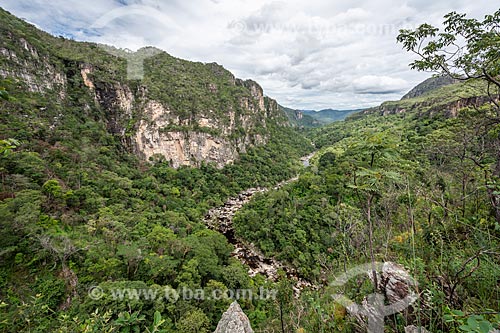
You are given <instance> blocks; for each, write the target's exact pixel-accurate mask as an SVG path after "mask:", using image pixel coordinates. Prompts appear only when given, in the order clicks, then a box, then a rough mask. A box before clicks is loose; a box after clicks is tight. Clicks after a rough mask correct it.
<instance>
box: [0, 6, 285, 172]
mask: <svg viewBox="0 0 500 333" xmlns="http://www.w3.org/2000/svg"><path fill="white" fill-rule="evenodd" d="M0 22H2V23H1V25H0V30H1V35H0V65H1V66H0V79H3V80H2V82H9V83H10V84H11V85H14V86H15V87H16V90H17V91H16V93H17V94H18V95H19V94H21V95H23V97H24V96H26V97H27V98H33V99H34V98H35V96H36V99H37V100H47V104H50V106H47V105H43V106H41V107H42V108H45V109H49V110H48V111H49V112H47V113H46V114H43V115H39V116H40V119H39V121H41V122H45V125H48V126H58V125H61V124H62V125H64V124H63V123H64V119H65V117H64V115H65V113H66V112H69V111H68V110H70V109H71V110H73V111H72V112H79V113H80V116H81V117H82V118H85V117H93V118H94V119H96V118H98V119H99V120H101V121H102V123H103V124H104V125H105V126H106V129H107V131H108V132H109V133H111V134H112V135H113V136H115V137H118V138H119V141H120V142H121V143H122V144H123V148H124V149H126V150H128V151H130V152H134V153H135V154H137V156H139V157H140V158H141V159H143V160H151V159H156V160H166V161H168V162H170V164H171V165H172V166H174V167H179V166H182V165H190V166H198V165H200V164H201V163H202V162H207V163H214V164H216V165H217V167H222V166H224V165H226V164H228V163H231V162H233V161H234V160H236V159H237V158H238V156H239V154H240V153H242V152H245V151H246V149H247V148H248V147H250V146H254V145H262V144H265V143H266V142H267V141H268V139H269V137H270V135H271V132H272V131H273V130H275V129H276V128H279V127H283V126H289V122H288V120H287V118H286V115H285V113H284V112H283V111H282V109H281V107H280V106H279V105H278V103H276V101H274V100H272V99H270V98H268V97H265V96H264V93H263V90H262V88H261V87H260V86H259V85H258V84H257V83H256V82H254V81H251V80H247V81H243V80H240V79H237V78H235V77H234V76H233V75H232V74H231V73H230V72H229V71H227V70H225V69H224V68H223V67H222V66H219V65H217V64H214V63H212V64H203V63H193V62H189V61H185V60H181V59H177V58H174V57H172V56H170V55H168V54H167V53H165V52H162V51H160V50H155V52H152V53H151V54H154V55H153V56H151V57H149V58H146V59H145V61H144V76H143V77H142V78H141V80H137V79H128V76H127V62H126V60H125V59H124V58H119V57H117V56H115V55H113V54H117V52H111V51H109V50H110V48H104V47H102V46H99V45H96V44H92V43H79V42H75V41H71V40H66V39H63V38H55V37H53V36H50V35H48V34H46V33H44V32H42V31H39V30H38V29H36V28H35V27H33V26H31V25H29V24H27V23H26V22H24V21H22V20H19V19H17V18H15V17H13V16H12V15H10V14H9V13H7V12H5V11H3V10H1V9H0ZM111 49H112V48H111ZM2 82H0V85H2ZM4 85H5V84H4ZM23 107H25V108H26V110H27V109H28V108H30V107H31V106H30V105H27V104H26V105H24V106H22V105H21V106H20V108H21V109H22V108H23ZM26 110H19V111H20V113H23V112H26ZM56 110H57V111H56ZM78 110H79V111H78ZM51 113H54V114H53V115H52V114H51ZM49 114H50V115H51V117H47V116H48V115H49ZM54 117H59V118H58V119H59V122H55V121H54Z"/></svg>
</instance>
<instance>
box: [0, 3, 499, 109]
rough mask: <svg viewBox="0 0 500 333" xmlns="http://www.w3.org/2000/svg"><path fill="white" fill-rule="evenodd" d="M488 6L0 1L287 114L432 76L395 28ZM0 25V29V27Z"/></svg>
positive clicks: (363, 101) (374, 96) (480, 12)
mask: <svg viewBox="0 0 500 333" xmlns="http://www.w3.org/2000/svg"><path fill="white" fill-rule="evenodd" d="M495 3H496V1H491V0H475V1H470V0H403V1H401V0H349V1H347V0H307V1H304V0H301V1H298V0H287V1H268V0H165V1H160V0H85V1H76V0H52V1H42V0H0V7H2V8H4V9H6V10H8V11H10V12H11V13H12V14H14V15H16V16H18V17H21V18H23V19H25V20H26V21H28V22H30V23H32V24H34V25H36V26H37V27H39V28H41V29H42V30H45V31H47V32H49V33H52V34H54V35H57V36H59V35H61V36H65V37H67V38H73V39H75V40H81V41H91V42H98V43H105V44H111V45H114V46H116V47H120V48H127V49H130V50H137V49H139V48H141V47H144V46H155V47H158V48H161V49H162V50H165V51H166V52H168V53H169V54H171V55H173V56H175V57H179V58H183V59H187V60H192V61H201V62H206V63H209V62H217V63H219V64H221V65H223V66H224V67H225V68H227V69H228V70H230V71H231V72H232V73H233V74H235V75H236V76H237V77H239V78H243V79H253V80H255V81H257V82H258V83H259V84H260V85H261V86H262V87H263V88H264V92H265V94H266V95H268V96H270V97H272V98H274V99H276V100H277V101H278V102H279V103H280V104H281V105H283V106H287V107H291V108H295V109H314V110H320V109H326V108H333V109H341V110H345V109H358V108H366V107H371V106H376V105H379V104H380V103H381V102H383V101H387V100H396V99H399V98H401V96H402V95H404V94H405V93H406V92H407V91H408V90H410V89H411V88H412V87H413V86H415V85H416V84H418V83H419V82H421V81H423V80H424V79H426V78H428V77H430V76H431V73H422V72H416V71H413V70H411V69H410V68H409V67H408V64H409V63H410V62H411V61H412V60H414V56H413V55H411V54H409V53H407V52H406V51H404V50H403V49H402V46H401V45H399V44H397V43H396V36H397V34H398V31H399V29H402V28H416V27H417V26H418V25H419V24H421V23H424V22H425V23H430V24H434V25H436V26H439V25H440V24H441V22H442V21H443V16H444V15H445V14H446V13H449V12H451V11H457V12H460V13H467V14H468V16H469V17H476V18H483V17H484V15H486V14H490V13H493V12H495V11H496V10H498V5H495ZM0 24H1V23H0Z"/></svg>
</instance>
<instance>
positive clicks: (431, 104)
mask: <svg viewBox="0 0 500 333" xmlns="http://www.w3.org/2000/svg"><path fill="white" fill-rule="evenodd" d="M430 82H431V83H429V82H428V80H426V81H424V82H423V83H421V84H420V85H418V86H417V87H416V88H414V89H413V90H412V91H413V94H414V95H415V96H414V97H410V95H407V96H405V97H403V98H402V99H401V100H399V101H388V102H384V103H382V104H381V105H380V106H378V107H375V108H370V109H367V110H365V111H364V112H363V113H378V114H380V115H389V114H399V113H405V112H416V113H418V114H419V115H426V116H435V115H442V116H445V117H456V116H457V114H458V112H459V110H460V109H463V108H465V107H480V106H482V105H484V104H487V103H490V102H491V100H490V98H489V97H488V96H487V93H486V87H484V85H483V84H482V83H481V82H465V83H456V82H455V83H447V82H449V80H444V79H442V80H440V81H438V83H439V82H441V85H439V84H438V83H435V82H434V81H432V80H431V81H430ZM433 82H434V84H435V85H436V86H437V88H435V89H434V88H431V87H432V83H433ZM418 87H420V88H418ZM424 90H425V92H424Z"/></svg>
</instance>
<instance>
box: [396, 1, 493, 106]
mask: <svg viewBox="0 0 500 333" xmlns="http://www.w3.org/2000/svg"><path fill="white" fill-rule="evenodd" d="M444 18H445V21H444V22H443V25H444V30H443V31H440V29H439V28H436V27H434V26H432V25H430V24H426V23H425V24H422V25H420V26H419V27H418V28H417V29H415V30H407V29H403V30H401V31H400V34H399V35H398V37H397V40H398V42H399V43H402V44H403V47H404V48H405V49H406V50H407V51H410V52H413V53H415V54H416V55H418V56H419V58H420V59H418V60H415V61H414V62H412V63H411V64H410V66H411V68H412V69H417V70H419V71H426V70H430V71H438V72H442V73H444V74H446V75H449V76H451V77H452V78H455V79H458V80H471V79H481V80H485V81H486V82H487V83H488V94H489V95H490V97H492V101H493V102H494V103H495V106H496V108H497V109H498V112H499V115H500V106H499V105H498V104H497V101H496V99H497V98H498V92H499V89H500V77H499V76H500V57H499V53H500V24H499V23H498V22H500V10H498V11H497V12H495V13H494V14H493V15H486V16H485V18H484V20H483V21H479V20H477V19H473V18H466V14H458V13H456V12H451V13H449V14H447V15H445V16H444ZM490 88H496V94H495V95H496V96H493V95H492V92H491V90H490Z"/></svg>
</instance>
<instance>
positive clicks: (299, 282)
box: [204, 153, 318, 294]
mask: <svg viewBox="0 0 500 333" xmlns="http://www.w3.org/2000/svg"><path fill="white" fill-rule="evenodd" d="M313 156H314V153H313V154H310V155H307V156H304V157H302V158H301V159H300V160H301V162H302V165H303V166H304V167H308V166H309V165H310V160H311V158H312V157H313ZM296 180H298V176H296V177H293V178H290V179H288V180H286V181H283V182H281V183H279V184H277V185H275V186H274V187H272V188H263V187H260V188H250V189H247V190H245V191H242V192H240V193H239V194H238V195H237V196H235V197H232V198H229V199H228V200H227V201H226V202H225V203H224V204H223V205H222V206H220V207H215V208H212V209H211V210H210V211H208V213H207V214H206V215H205V218H204V223H205V225H206V226H207V227H208V228H210V229H212V230H216V231H218V232H220V233H222V234H223V235H224V236H226V238H227V240H228V242H229V243H231V244H232V245H234V247H235V249H234V251H233V253H232V255H233V256H234V257H235V258H238V259H239V260H240V261H241V262H242V263H244V264H245V265H247V266H248V267H249V271H248V273H249V275H250V276H255V275H257V274H262V275H264V276H265V277H267V278H268V279H270V280H273V281H276V279H277V277H278V270H280V269H282V270H283V271H284V272H285V273H286V274H287V276H288V277H289V278H291V279H292V280H294V281H295V287H294V290H295V293H296V294H298V293H300V291H301V290H302V289H303V288H305V287H309V288H314V289H317V288H318V286H316V285H313V284H312V283H311V282H310V281H307V280H306V279H304V278H302V277H300V276H299V274H298V273H297V271H296V270H295V269H294V268H292V267H290V266H288V265H286V264H285V263H282V262H280V261H278V260H276V259H275V258H267V257H265V256H264V255H263V254H262V252H261V251H260V250H259V249H258V248H257V247H256V246H255V245H254V244H252V243H247V242H245V241H243V240H241V239H239V238H237V237H236V235H235V232H234V228H233V218H234V216H235V215H236V213H237V212H238V211H239V210H240V209H241V208H242V207H243V206H244V205H245V204H247V203H248V202H250V200H252V198H253V197H254V196H255V195H256V194H257V193H264V192H267V191H269V190H271V189H272V190H277V189H279V188H281V187H283V186H284V185H286V184H289V183H291V182H294V181H296Z"/></svg>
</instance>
